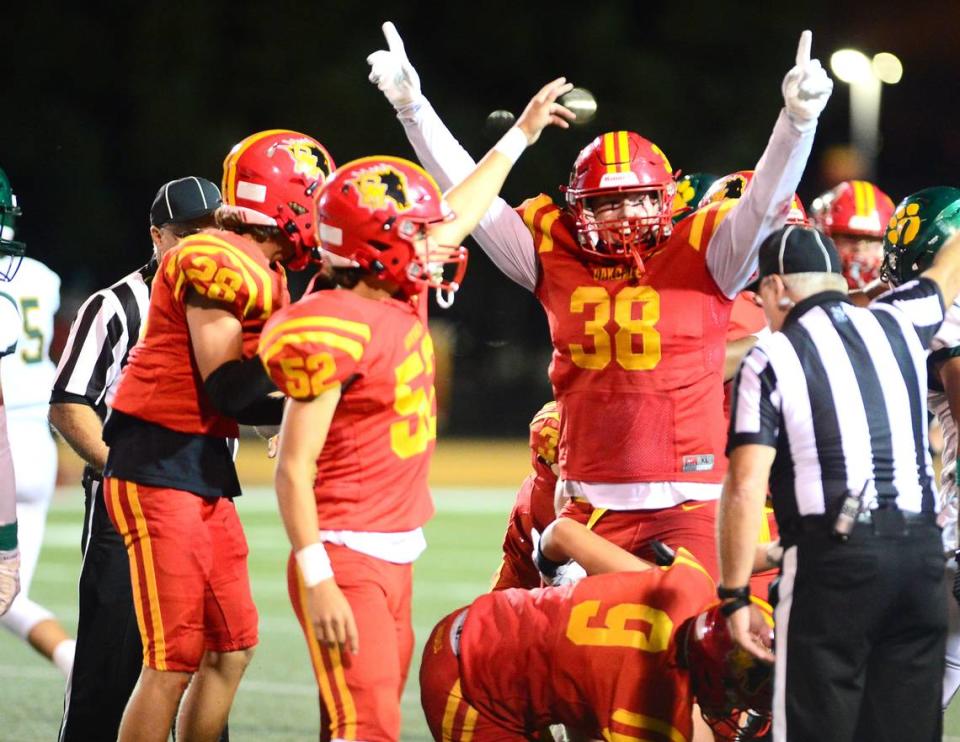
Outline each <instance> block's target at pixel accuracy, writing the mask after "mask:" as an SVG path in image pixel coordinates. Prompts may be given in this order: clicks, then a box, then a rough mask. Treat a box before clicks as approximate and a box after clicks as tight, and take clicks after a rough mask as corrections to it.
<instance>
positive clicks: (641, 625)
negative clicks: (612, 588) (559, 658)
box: [567, 600, 673, 653]
mask: <svg viewBox="0 0 960 742" xmlns="http://www.w3.org/2000/svg"><path fill="white" fill-rule="evenodd" d="M601 609H602V607H601V604H600V601H599V600H585V601H583V602H582V603H577V604H576V605H575V606H573V609H572V610H571V611H570V620H569V621H567V639H569V640H570V641H571V642H573V643H574V644H577V645H580V646H591V647H629V648H632V649H639V650H640V651H641V652H651V653H656V652H663V651H664V650H666V648H667V645H668V644H669V643H670V633H671V632H672V631H673V621H672V620H671V619H670V616H668V615H667V614H666V613H665V612H664V611H661V610H660V609H659V608H653V607H652V606H649V605H644V604H643V603H617V604H615V605H611V606H610V607H609V608H607V609H606V612H605V613H604V614H603V617H602V619H601V618H600V614H601ZM628 624H631V626H630V627H628Z"/></svg>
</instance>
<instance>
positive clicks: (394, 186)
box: [350, 165, 413, 212]
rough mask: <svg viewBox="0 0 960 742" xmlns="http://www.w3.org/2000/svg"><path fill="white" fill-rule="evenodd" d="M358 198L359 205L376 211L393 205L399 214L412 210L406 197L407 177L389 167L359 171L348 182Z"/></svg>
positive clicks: (381, 166)
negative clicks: (390, 204)
mask: <svg viewBox="0 0 960 742" xmlns="http://www.w3.org/2000/svg"><path fill="white" fill-rule="evenodd" d="M350 182H351V183H352V184H353V187H354V188H355V189H356V191H357V194H358V195H359V197H360V200H359V204H360V206H363V207H365V208H367V209H369V210H370V211H378V210H380V209H384V208H386V207H387V205H388V204H389V203H393V206H394V208H395V209H396V210H397V211H399V212H404V211H409V210H410V209H411V208H413V204H411V203H410V199H409V197H408V196H407V176H406V175H404V174H403V173H402V172H400V171H399V170H397V169H396V168H393V167H391V166H390V165H379V166H377V167H373V168H370V169H369V170H361V171H360V172H358V173H357V174H356V177H354V178H353V179H351V181H350Z"/></svg>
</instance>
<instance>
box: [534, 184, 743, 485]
mask: <svg viewBox="0 0 960 742" xmlns="http://www.w3.org/2000/svg"><path fill="white" fill-rule="evenodd" d="M735 203H736V202H735V201H727V202H720V203H716V204H711V205H710V206H707V207H704V208H703V209H700V210H699V211H698V212H696V213H694V214H692V215H691V216H689V217H687V218H686V219H684V220H683V221H681V222H680V223H679V224H677V225H676V226H675V227H674V232H673V234H672V235H671V236H670V238H669V239H668V240H667V241H666V242H665V243H664V244H663V245H661V247H660V249H659V250H658V251H657V252H656V253H655V254H653V255H652V256H651V257H649V258H648V259H646V260H645V261H644V271H643V273H642V274H641V273H640V272H639V271H638V270H637V269H636V267H635V266H634V265H633V264H632V263H630V264H623V263H613V264H611V263H602V262H591V261H589V260H588V259H586V258H585V257H584V255H583V253H581V252H580V251H579V250H578V249H577V246H576V236H575V232H574V224H573V222H572V219H571V218H570V216H569V215H568V214H567V213H566V212H563V211H561V210H560V209H559V208H558V207H557V206H556V204H554V203H553V201H552V200H551V199H550V198H549V197H548V196H544V195H541V196H540V197H538V198H536V199H532V200H530V201H527V202H525V203H524V204H523V205H521V206H520V207H519V209H518V211H519V213H520V215H521V217H522V218H523V221H524V223H525V224H526V225H527V227H528V229H529V230H530V233H531V234H532V235H533V240H534V249H535V250H536V251H537V259H538V262H539V266H540V271H539V280H538V283H537V287H536V296H537V298H538V299H539V300H540V303H541V304H543V307H544V309H545V310H546V313H547V320H548V322H549V324H550V336H551V339H552V341H553V360H552V362H551V364H550V381H551V383H552V384H553V389H554V395H555V398H556V400H557V402H558V404H559V407H560V418H561V429H560V431H561V432H560V472H561V476H562V477H563V478H564V479H571V480H577V481H582V482H597V483H599V482H608V483H616V482H678V481H684V482H720V481H721V480H722V479H723V475H724V472H725V470H726V458H725V457H724V447H725V445H726V428H725V425H724V421H723V412H722V403H723V391H722V389H723V359H724V335H725V333H726V329H727V321H728V318H729V316H730V307H731V301H730V299H728V298H727V297H726V296H724V294H723V292H722V291H721V290H720V289H719V287H718V286H717V285H716V283H715V282H714V280H713V277H712V276H711V275H710V271H709V269H708V268H707V264H706V252H707V245H708V243H709V241H710V237H711V236H712V234H713V231H714V229H715V228H716V226H717V225H718V224H719V223H720V221H721V220H722V219H723V217H724V216H725V215H726V213H727V212H728V211H729V209H730V208H732V207H733V206H734V205H735Z"/></svg>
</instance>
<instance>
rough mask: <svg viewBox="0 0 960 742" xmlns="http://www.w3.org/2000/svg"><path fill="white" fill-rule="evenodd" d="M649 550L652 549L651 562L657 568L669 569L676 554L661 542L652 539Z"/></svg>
mask: <svg viewBox="0 0 960 742" xmlns="http://www.w3.org/2000/svg"><path fill="white" fill-rule="evenodd" d="M650 548H651V549H653V561H654V562H655V563H656V565H657V566H658V567H669V566H670V565H671V564H673V561H674V559H676V558H677V552H675V551H674V550H673V549H671V548H670V547H669V546H667V545H666V544H665V543H663V541H657V540H656V539H652V540H651V541H650Z"/></svg>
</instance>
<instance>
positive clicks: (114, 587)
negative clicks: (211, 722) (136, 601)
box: [60, 469, 230, 742]
mask: <svg viewBox="0 0 960 742" xmlns="http://www.w3.org/2000/svg"><path fill="white" fill-rule="evenodd" d="M83 491H84V520H83V535H82V539H81V551H82V552H83V565H82V566H81V568H80V615H79V620H78V622H77V648H76V653H75V654H74V660H73V673H72V674H71V676H70V680H69V682H68V683H67V691H66V695H65V697H64V703H63V706H64V708H63V720H62V722H61V724H60V742H114V740H116V739H117V733H118V732H119V730H120V720H121V719H122V718H123V710H124V709H125V708H126V706H127V701H128V700H130V695H131V694H132V693H133V688H134V686H135V685H136V684H137V679H138V678H139V677H140V669H141V668H142V667H143V643H142V642H141V640H140V630H139V628H138V627H137V615H136V610H135V609H134V606H133V589H132V588H131V586H130V562H129V561H128V558H127V549H126V546H124V543H123V538H122V537H121V536H120V534H118V533H117V530H116V529H115V528H114V527H113V523H111V522H110V516H109V515H107V507H106V504H105V503H104V500H103V480H102V479H100V478H99V477H94V476H92V475H91V472H90V470H89V469H87V470H85V472H84V477H83ZM229 738H230V737H229V731H228V730H227V729H224V730H223V734H222V735H221V737H220V739H221V740H223V741H224V742H226V740H229Z"/></svg>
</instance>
